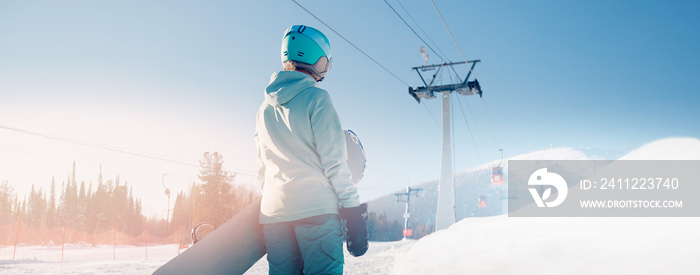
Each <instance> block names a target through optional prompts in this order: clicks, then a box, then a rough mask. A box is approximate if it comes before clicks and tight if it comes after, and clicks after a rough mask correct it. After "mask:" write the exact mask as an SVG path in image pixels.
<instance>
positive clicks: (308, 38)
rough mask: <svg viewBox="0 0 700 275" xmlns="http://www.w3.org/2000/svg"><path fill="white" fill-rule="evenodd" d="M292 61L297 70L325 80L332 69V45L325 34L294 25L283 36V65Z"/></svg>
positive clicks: (310, 28)
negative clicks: (295, 64)
mask: <svg viewBox="0 0 700 275" xmlns="http://www.w3.org/2000/svg"><path fill="white" fill-rule="evenodd" d="M288 60H292V61H295V62H296V63H297V68H300V69H303V70H305V71H308V72H310V73H312V74H313V75H315V76H316V79H318V81H321V80H323V78H324V77H325V76H326V74H327V73H328V71H329V70H330V69H331V64H332V63H333V58H331V44H330V43H329V42H328V38H326V36H325V35H323V33H322V32H321V31H319V30H317V29H314V28H312V27H307V26H304V25H294V26H291V27H289V29H287V30H286V31H285V32H284V36H282V63H284V62H285V61H288Z"/></svg>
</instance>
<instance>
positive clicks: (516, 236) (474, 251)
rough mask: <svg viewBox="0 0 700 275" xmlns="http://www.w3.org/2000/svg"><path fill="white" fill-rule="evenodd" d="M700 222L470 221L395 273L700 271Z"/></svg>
mask: <svg viewBox="0 0 700 275" xmlns="http://www.w3.org/2000/svg"><path fill="white" fill-rule="evenodd" d="M698 230H700V219H697V218H508V217H505V216H498V217H488V218H472V219H465V220H462V221H461V222H459V223H456V224H454V225H453V226H451V227H450V228H448V229H447V230H442V231H439V232H436V233H434V234H432V235H430V236H427V237H424V238H423V239H421V240H419V241H418V242H417V243H416V244H415V245H414V246H413V247H412V248H411V249H410V251H408V252H407V253H406V254H404V255H400V256H399V258H398V259H397V262H396V265H395V267H394V274H697V271H698V270H700V262H698V261H697V260H696V259H698V257H700V246H699V244H700V234H697V232H698Z"/></svg>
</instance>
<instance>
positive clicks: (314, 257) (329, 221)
mask: <svg viewBox="0 0 700 275" xmlns="http://www.w3.org/2000/svg"><path fill="white" fill-rule="evenodd" d="M263 237H264V238H265V247H266V248H267V261H268V262H269V264H270V274H343V233H342V231H341V227H340V216H338V215H335V214H329V215H320V216H315V217H310V218H305V219H301V220H297V221H291V222H280V223H271V224H263Z"/></svg>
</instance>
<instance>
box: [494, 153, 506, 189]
mask: <svg viewBox="0 0 700 275" xmlns="http://www.w3.org/2000/svg"><path fill="white" fill-rule="evenodd" d="M498 150H499V151H501V161H500V162H498V165H497V166H494V167H493V168H492V169H491V185H503V184H505V183H506V179H505V178H504V177H503V149H498Z"/></svg>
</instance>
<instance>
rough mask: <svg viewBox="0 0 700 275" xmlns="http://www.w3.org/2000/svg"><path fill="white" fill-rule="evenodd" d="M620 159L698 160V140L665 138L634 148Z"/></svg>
mask: <svg viewBox="0 0 700 275" xmlns="http://www.w3.org/2000/svg"><path fill="white" fill-rule="evenodd" d="M620 159H621V160H700V140H698V139H696V138H665V139H661V140H657V141H654V142H651V143H648V144H645V145H644V146H642V147H640V148H639V149H636V150H634V151H632V152H630V153H629V154H627V155H625V156H623V157H621V158H620Z"/></svg>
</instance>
